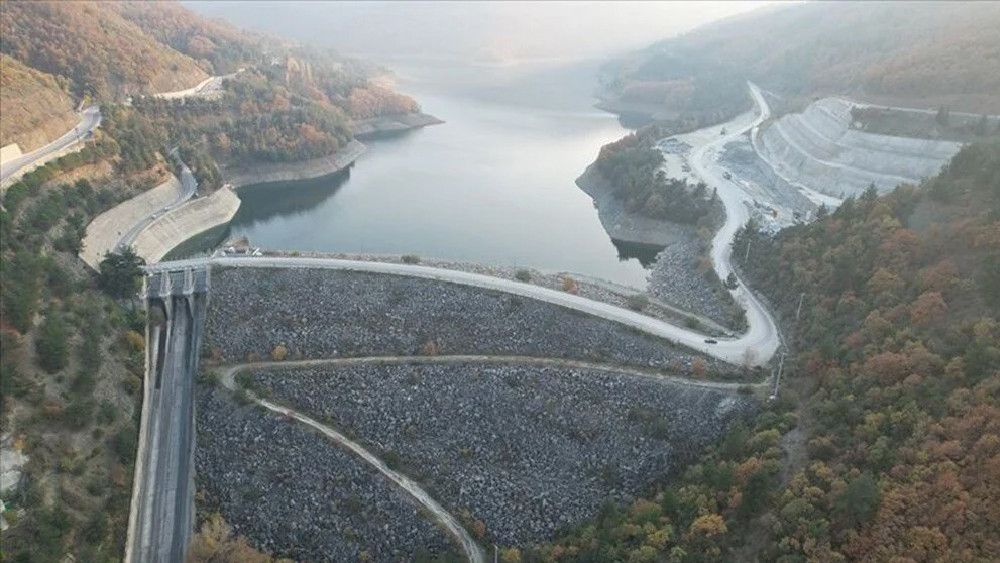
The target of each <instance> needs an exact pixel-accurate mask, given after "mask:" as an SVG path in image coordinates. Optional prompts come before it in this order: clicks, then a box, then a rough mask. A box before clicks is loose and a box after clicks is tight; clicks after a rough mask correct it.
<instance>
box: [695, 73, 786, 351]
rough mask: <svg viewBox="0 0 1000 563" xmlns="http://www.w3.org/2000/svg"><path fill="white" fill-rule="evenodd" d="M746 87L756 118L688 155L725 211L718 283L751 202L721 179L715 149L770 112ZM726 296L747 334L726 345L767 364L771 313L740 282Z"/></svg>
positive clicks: (716, 260) (772, 347)
mask: <svg viewBox="0 0 1000 563" xmlns="http://www.w3.org/2000/svg"><path fill="white" fill-rule="evenodd" d="M747 86H748V87H749V88H750V93H751V94H752V96H753V99H754V102H755V103H756V104H757V107H758V109H759V114H758V115H757V118H756V119H755V120H754V121H753V122H752V123H751V124H749V125H748V126H745V127H742V128H740V129H737V130H734V131H731V132H730V133H729V134H727V135H720V136H719V138H718V139H716V140H714V141H711V142H709V143H705V144H703V145H701V146H698V147H696V148H695V149H693V150H692V151H691V158H690V162H691V168H692V170H693V171H694V173H695V174H697V175H698V177H699V178H701V179H702V181H703V182H705V183H706V184H708V186H709V187H710V188H716V189H717V190H718V195H719V199H720V200H722V204H723V206H725V208H726V222H725V223H724V224H723V225H722V227H721V228H719V231H718V232H717V233H715V238H713V239H712V252H711V256H712V265H713V266H714V267H715V272H716V273H717V274H718V275H719V279H720V280H724V279H726V278H727V277H728V276H729V274H730V273H733V267H732V263H731V258H732V250H733V249H732V246H731V244H730V243H731V242H732V240H733V236H734V235H736V231H737V230H739V228H740V227H742V226H743V225H745V224H746V222H747V221H748V220H749V219H750V206H751V205H752V204H753V201H752V199H751V198H750V197H749V196H748V195H747V194H746V193H745V192H744V191H743V190H742V189H741V188H740V186H739V184H737V183H736V182H735V181H734V180H732V179H727V178H726V177H725V176H724V175H723V174H724V173H725V169H724V168H723V167H722V166H720V165H719V164H718V162H717V155H718V152H719V149H721V148H722V147H723V146H724V145H725V144H726V143H729V142H730V141H733V140H735V139H737V138H738V137H740V136H742V135H744V134H745V133H746V132H747V131H750V130H752V129H754V128H756V127H758V126H759V125H760V124H761V123H763V122H764V121H766V120H767V119H769V118H770V117H771V109H770V108H769V107H768V105H767V101H766V100H765V99H764V95H763V94H762V93H761V91H760V89H759V88H757V86H756V85H754V84H752V83H749V82H748V83H747ZM730 293H732V295H733V297H734V298H735V299H736V301H737V302H738V303H739V304H740V305H742V306H743V309H744V310H745V311H746V315H747V330H746V332H745V333H744V334H742V335H741V336H740V337H739V338H736V339H733V340H728V341H726V342H727V343H729V344H730V345H737V346H738V347H740V348H741V349H742V352H741V354H744V356H743V357H742V360H744V361H745V362H746V363H748V364H755V365H756V364H760V363H764V362H766V361H767V360H770V359H771V357H772V356H773V355H774V353H775V351H776V350H777V349H778V346H780V345H781V335H780V333H779V332H778V325H777V323H775V322H774V318H773V317H772V316H771V313H770V312H769V311H768V310H767V309H766V308H765V307H764V306H763V305H762V304H761V302H760V301H759V300H758V299H757V297H755V296H754V294H753V293H752V292H751V291H750V290H748V289H747V288H746V285H745V284H744V283H743V280H740V284H739V287H737V288H736V289H734V290H730ZM719 344H720V345H721V344H723V341H722V340H720V341H719ZM720 359H721V358H720ZM733 363H735V362H733Z"/></svg>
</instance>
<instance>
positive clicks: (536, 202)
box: [232, 61, 646, 287]
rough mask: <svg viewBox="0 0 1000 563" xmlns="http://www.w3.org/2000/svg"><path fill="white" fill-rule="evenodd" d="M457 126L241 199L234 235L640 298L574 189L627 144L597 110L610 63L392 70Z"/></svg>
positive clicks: (392, 141) (259, 242) (392, 142)
mask: <svg viewBox="0 0 1000 563" xmlns="http://www.w3.org/2000/svg"><path fill="white" fill-rule="evenodd" d="M391 66H392V67H393V68H394V69H396V71H397V73H398V74H399V77H400V84H399V87H400V89H402V90H403V91H405V92H408V93H410V94H412V95H413V96H414V97H416V98H417V99H418V100H419V101H420V103H421V105H422V107H423V109H424V111H426V112H428V113H431V114H433V115H435V116H437V117H439V118H441V119H443V120H445V121H446V122H447V123H446V124H444V125H436V126H433V127H427V128H424V129H420V130H416V131H412V132H408V133H404V134H402V135H399V136H395V137H391V138H387V139H379V140H369V141H365V142H366V144H367V145H368V147H369V150H368V152H367V153H366V154H365V155H363V156H362V157H361V158H360V159H358V161H357V162H356V163H355V165H354V167H353V168H352V169H351V170H350V171H349V172H346V173H342V174H340V175H338V176H334V177H328V178H325V179H322V180H320V181H311V182H300V183H295V184H285V185H280V186H276V185H270V186H266V187H261V188H259V189H254V188H253V187H250V188H247V189H244V190H242V191H241V194H240V197H241V198H242V199H243V206H242V208H241V210H240V213H239V215H238V216H237V218H236V220H235V221H234V223H233V227H232V234H233V235H236V236H240V235H246V236H248V237H250V240H251V242H252V243H253V244H254V245H256V246H262V247H267V248H283V249H298V250H316V251H343V252H359V253H387V254H417V255H420V256H423V257H435V258H443V259H452V260H463V261H474V262H482V263H493V264H505V265H517V266H532V267H536V268H539V269H542V270H549V271H570V272H578V273H583V274H589V275H593V276H597V277H601V278H605V279H608V280H611V281H615V282H619V283H624V284H628V285H632V286H636V287H644V286H645V278H646V272H645V270H644V269H643V268H642V266H641V265H640V264H639V261H638V260H637V259H625V260H623V259H621V258H620V257H619V252H618V250H617V249H616V247H615V246H614V244H612V242H611V240H610V239H609V238H608V236H607V234H606V233H605V232H604V230H603V229H602V227H601V224H600V222H599V221H598V218H597V210H596V209H594V207H593V204H592V202H591V200H590V198H589V197H588V196H587V195H586V194H584V193H583V192H582V191H580V190H579V188H577V187H576V185H575V183H574V180H575V179H576V178H577V177H578V176H579V175H580V174H581V173H582V172H583V170H584V168H586V166H587V165H588V164H590V163H591V162H592V161H593V160H594V158H595V157H596V155H597V151H598V149H599V148H600V147H601V145H603V144H605V143H607V142H609V141H612V140H614V139H617V138H619V137H621V136H623V135H625V134H626V133H627V132H628V131H627V130H625V129H624V128H622V127H621V126H620V125H619V123H618V121H617V120H616V119H615V117H614V116H612V115H609V114H606V113H603V112H600V111H598V110H595V109H593V107H592V104H593V99H592V97H591V93H592V91H593V86H594V84H595V81H596V78H595V73H596V64H593V63H577V64H566V63H562V64H557V63H551V62H550V63H544V64H539V63H535V64H530V65H514V66H504V67H497V66H492V67H491V66H471V65H467V66H460V67H455V66H453V65H449V66H447V67H444V66H443V65H440V64H439V65H437V66H434V65H431V64H425V65H418V64H411V65H406V64H401V63H399V62H398V61H397V62H393V63H391Z"/></svg>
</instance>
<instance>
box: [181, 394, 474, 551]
mask: <svg viewBox="0 0 1000 563" xmlns="http://www.w3.org/2000/svg"><path fill="white" fill-rule="evenodd" d="M197 416H198V446H197V448H196V449H195V465H196V470H197V486H198V490H199V491H200V493H203V494H204V495H205V498H204V499H203V500H199V503H198V508H199V510H200V511H202V512H214V511H219V512H221V513H222V515H223V516H224V517H225V518H226V521H227V522H229V523H230V524H232V526H233V528H234V530H235V531H236V533H237V534H240V535H244V536H246V537H247V539H248V540H249V541H250V543H251V544H252V545H254V546H255V547H257V548H260V549H264V550H267V551H270V552H272V553H274V554H276V555H282V556H286V557H291V558H292V559H294V560H296V561H316V562H322V561H329V562H339V561H359V560H363V559H362V557H363V556H362V554H363V553H365V552H367V554H368V556H369V557H370V558H371V559H370V560H372V561H386V562H388V561H398V560H404V561H406V560H413V559H414V558H415V557H416V556H417V555H419V554H420V553H427V554H432V555H433V554H444V553H450V554H455V553H456V550H457V548H456V547H455V546H454V545H452V544H451V543H450V541H449V537H448V536H447V535H446V534H445V532H443V531H442V530H440V529H438V528H437V527H436V526H435V525H434V524H433V523H432V522H431V521H429V520H428V519H427V518H426V517H425V516H424V515H423V514H422V513H421V511H420V509H419V508H418V506H417V505H416V504H415V503H413V502H411V499H410V497H409V496H407V494H406V493H405V492H403V491H401V490H399V489H398V488H396V487H395V486H393V485H392V484H391V483H390V482H388V481H387V480H386V479H385V478H384V477H383V476H382V475H381V474H380V473H378V472H377V471H376V470H375V469H373V468H371V467H370V466H368V465H367V464H365V463H364V462H363V461H361V460H359V459H358V458H356V457H354V456H353V455H351V454H350V453H348V452H347V451H345V450H343V449H341V448H339V447H337V446H336V445H335V444H333V443H332V442H330V441H329V440H326V439H325V438H323V437H322V436H321V435H319V434H318V433H316V432H314V431H312V430H310V429H308V428H305V427H303V426H302V425H300V424H298V423H297V422H294V421H290V420H285V419H284V418H283V417H282V416H280V415H276V414H273V413H268V412H266V411H264V410H262V409H260V408H257V407H254V406H250V405H239V404H237V403H236V402H235V401H234V400H233V399H232V398H231V396H230V393H229V392H228V391H225V390H223V389H216V388H213V387H201V388H199V392H198V404H197Z"/></svg>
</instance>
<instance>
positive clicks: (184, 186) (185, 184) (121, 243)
mask: <svg viewBox="0 0 1000 563" xmlns="http://www.w3.org/2000/svg"><path fill="white" fill-rule="evenodd" d="M178 162H180V165H181V193H180V195H179V196H177V199H175V200H174V201H172V202H170V203H168V204H167V205H165V206H163V209H160V210H158V211H156V212H155V213H153V214H152V215H150V216H149V217H144V218H143V219H142V220H141V221H139V222H138V223H136V224H135V225H132V228H130V229H129V230H128V231H127V232H126V233H125V234H124V235H122V238H120V239H119V240H118V244H116V245H115V252H121V251H122V249H124V248H126V247H129V246H132V243H133V242H135V239H136V237H138V236H139V233H141V232H142V231H144V230H146V228H147V227H149V226H150V225H152V224H153V223H155V222H156V220H157V219H159V218H160V217H162V216H163V215H164V214H166V213H167V212H168V211H172V210H174V209H177V208H178V207H180V206H181V205H182V204H183V203H185V202H187V201H188V200H189V199H191V198H192V197H194V194H195V192H197V191H198V182H197V181H196V180H195V179H194V174H192V173H191V169H190V168H188V165H187V164H184V161H182V160H180V159H179V158H178Z"/></svg>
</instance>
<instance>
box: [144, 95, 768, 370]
mask: <svg viewBox="0 0 1000 563" xmlns="http://www.w3.org/2000/svg"><path fill="white" fill-rule="evenodd" d="M748 86H749V88H750V92H751V93H752V94H753V97H754V100H755V101H756V103H757V105H758V107H759V108H760V114H759V115H758V116H757V118H756V119H755V120H754V121H753V122H751V123H749V124H747V125H744V126H743V127H740V128H738V129H736V130H734V131H732V132H730V133H729V134H727V135H723V136H720V137H718V138H715V139H714V140H712V141H710V142H707V143H704V144H702V145H700V146H698V147H697V148H695V149H694V150H693V151H692V152H691V159H690V162H691V166H692V169H693V170H694V172H695V173H696V174H697V175H698V176H699V177H700V178H702V180H703V181H704V182H705V183H706V184H708V185H709V186H710V187H715V188H717V189H718V195H719V198H720V199H721V200H722V203H723V205H724V206H725V208H726V222H725V224H723V225H722V227H721V228H720V229H719V231H718V233H716V235H715V238H714V239H713V240H712V252H711V255H712V264H713V265H714V267H715V270H716V272H717V273H718V274H719V279H723V280H724V279H726V277H727V276H728V275H729V273H730V272H732V271H733V269H732V265H731V263H730V257H731V254H732V248H731V246H730V241H732V239H733V235H735V234H736V231H737V230H738V229H739V228H740V227H741V226H742V225H744V224H745V223H746V222H747V220H748V219H749V217H750V213H749V208H748V204H747V203H746V202H748V201H750V198H749V197H748V196H747V195H746V194H745V193H744V192H743V191H742V190H741V189H740V187H739V186H738V185H737V184H736V183H735V182H733V181H732V180H727V179H726V178H724V177H723V172H724V170H723V169H722V167H721V166H719V164H718V163H717V162H716V161H715V155H716V154H717V152H718V150H719V148H721V147H722V146H723V145H724V144H726V143H728V142H730V141H732V140H734V139H736V138H737V137H739V136H741V135H743V134H745V133H746V132H747V131H749V130H750V129H752V128H754V127H757V126H758V125H760V124H761V123H762V122H764V121H765V120H766V119H768V118H769V117H770V113H771V112H770V109H769V108H768V106H767V102H766V101H765V100H764V98H763V95H762V94H761V93H760V91H759V90H758V89H757V87H756V86H754V85H753V84H748ZM209 265H215V266H224V267H237V268H240V267H250V268H327V269H333V270H347V271H358V272H373V273H383V274H393V275H402V276H414V277H420V278H427V279H435V280H441V281H446V282H451V283H457V284H461V285H468V286H472V287H478V288H481V289H489V290H494V291H502V292H506V293H512V294H515V295H521V296H523V297H528V298H531V299H537V300H540V301H545V302H548V303H552V304H555V305H560V306H563V307H568V308H570V309H575V310H577V311H581V312H583V313H588V314H591V315H596V316H598V317H602V318H605V319H608V320H611V321H616V322H619V323H622V324H624V325H627V326H630V327H633V328H635V329H638V330H640V331H643V332H645V333H647V334H650V335H653V336H656V337H660V338H664V339H666V340H670V341H672V342H675V343H677V344H680V345H682V346H685V347H687V348H691V349H693V350H697V351H699V352H702V353H704V354H707V355H709V356H712V357H714V358H717V359H719V360H722V361H724V362H728V363H730V364H734V365H750V366H759V365H763V364H766V363H767V362H768V361H770V359H771V357H772V356H774V353H775V351H776V350H777V349H778V347H779V346H780V344H781V336H780V334H779V332H778V327H777V324H776V323H775V322H774V318H773V317H772V316H771V314H770V313H769V312H768V311H767V309H765V308H764V306H763V305H762V304H761V303H760V301H759V300H758V299H757V298H756V297H755V296H754V295H753V293H751V292H750V291H749V290H748V289H747V288H746V287H745V285H744V284H743V283H740V285H739V287H737V288H736V289H735V290H732V294H733V297H734V298H735V299H736V300H737V302H738V303H740V304H741V305H742V306H743V307H744V309H745V310H746V317H747V330H746V332H745V333H743V334H741V335H739V336H737V337H734V338H718V339H717V340H718V342H717V343H715V344H709V343H706V342H705V340H706V335H704V334H702V333H699V332H696V331H693V330H690V329H688V328H684V327H680V326H676V325H672V324H670V323H667V322H664V321H661V320H659V319H655V318H652V317H648V316H646V315H643V314H640V313H636V312H634V311H630V310H626V309H622V308H620V307H616V306H614V305H609V304H607V303H602V302H599V301H591V300H590V299H585V298H583V297H578V296H576V295H570V294H568V293H565V292H561V291H556V290H553V289H548V288H544V287H539V286H535V285H529V284H524V283H520V282H517V281H514V280H506V279H501V278H495V277H492V276H485V275H482V274H475V273H471V272H462V271H458V270H445V269H441V268H432V267H428V266H419V265H410V264H388V263H383V262H362V261H355V260H341V259H334V258H304V257H270V256H262V257H243V256H216V257H211V258H197V259H191V260H178V261H174V262H161V263H159V264H155V265H152V266H150V267H148V268H147V270H148V271H150V272H155V271H161V270H176V269H184V268H199V267H204V266H209Z"/></svg>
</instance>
